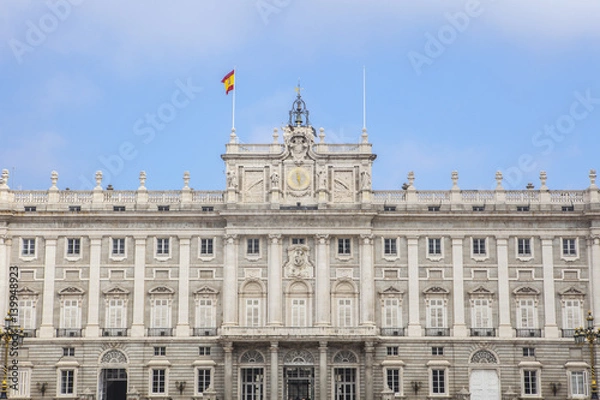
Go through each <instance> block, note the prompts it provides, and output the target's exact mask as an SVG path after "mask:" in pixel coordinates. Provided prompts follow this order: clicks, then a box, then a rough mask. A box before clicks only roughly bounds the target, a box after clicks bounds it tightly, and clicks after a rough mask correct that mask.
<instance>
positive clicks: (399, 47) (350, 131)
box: [0, 0, 600, 190]
mask: <svg viewBox="0 0 600 400" xmlns="http://www.w3.org/2000/svg"><path fill="white" fill-rule="evenodd" d="M599 20H600V3H599V2H598V1H592V0H569V1H566V0H564V1H563V0H556V1H553V2H548V1H547V0H530V1H527V2H523V1H510V0H504V1H501V0H495V1H492V0H481V1H476V0H468V1H456V0H444V1H442V0H437V1H427V0H424V1H419V2H408V1H400V0H398V1H380V0H372V1H365V0H344V1H342V0H327V1H323V0H321V1H317V0H302V1H300V0H236V1H232V0H202V1H192V0H189V1H183V0H181V1H171V2H159V1H144V2H142V1H127V2H122V1H117V0H105V1H102V2H97V1H93V0H52V1H50V0H48V1H25V0H3V1H2V2H1V3H0V39H1V40H0V69H1V71H2V74H0V87H1V88H2V90H1V92H0V168H6V169H8V170H9V171H10V175H11V177H10V179H9V186H10V187H11V188H12V189H47V188H48V187H49V186H50V172H51V171H52V170H56V171H58V173H59V182H58V186H59V187H60V188H62V189H64V188H66V187H69V188H71V189H81V190H86V189H91V187H92V185H93V182H94V180H93V177H94V173H95V171H97V170H103V171H104V181H103V186H106V185H107V184H112V185H113V186H114V187H115V188H116V189H123V190H128V189H135V188H137V186H138V175H139V172H140V171H141V170H144V171H146V174H147V177H148V179H147V182H146V186H147V187H148V188H149V189H156V190H167V189H180V188H181V187H182V186H183V181H182V176H183V172H184V171H190V173H191V182H190V186H191V187H193V188H194V189H197V190H220V189H223V188H224V187H225V175H224V173H223V169H224V168H223V163H222V160H221V158H220V155H221V154H222V153H223V152H224V151H225V143H227V141H228V140H229V133H230V129H231V94H230V95H229V96H225V94H224V91H223V86H222V84H221V83H220V80H221V78H222V77H223V76H224V75H225V74H226V73H227V72H229V71H230V70H231V69H232V68H233V66H236V67H237V74H236V123H235V125H236V130H237V134H238V136H239V139H240V141H241V142H244V143H269V142H270V141H271V140H272V136H271V135H272V132H273V128H275V127H280V126H281V125H282V124H283V123H284V122H286V121H287V116H288V110H289V109H290V106H291V104H292V102H293V100H294V97H295V92H294V86H295V85H296V83H297V80H298V78H300V79H301V84H302V86H303V87H304V90H303V92H302V94H303V98H304V99H305V101H306V103H307V106H308V108H309V110H310V113H311V122H312V123H313V125H314V126H315V127H316V128H319V127H323V128H325V133H326V141H329V142H335V143H356V142H358V141H359V140H360V133H361V127H362V69H363V66H365V67H366V75H367V128H368V132H369V140H370V142H371V143H373V151H374V152H375V153H376V154H377V155H378V158H377V159H376V160H375V163H374V167H373V187H374V189H376V190H391V189H399V188H400V187H401V185H402V183H403V182H405V181H406V174H407V173H408V171H411V170H412V171H414V172H415V176H416V180H415V187H416V188H417V189H427V190H447V189H449V188H450V187H451V179H450V176H451V172H452V171H453V170H457V171H458V172H459V177H460V178H459V186H460V187H461V188H462V189H491V188H493V187H494V186H495V181H494V174H495V172H496V171H497V170H501V171H503V172H504V174H505V178H506V179H505V183H504V186H505V188H507V189H522V188H524V187H525V185H526V184H527V183H528V182H533V183H534V184H535V185H536V187H539V178H538V177H539V172H540V170H545V171H547V174H548V186H549V187H550V188H551V189H584V188H586V187H587V186H588V185H589V179H588V171H589V170H590V169H591V168H594V169H599V170H600V162H599V157H598V148H599V147H600V135H599V134H600V24H599V23H598V21H599ZM160 110H162V111H163V114H162V115H163V116H164V119H163V120H159V121H156V120H154V121H155V122H154V124H152V123H151V122H150V119H149V118H151V117H148V115H157V113H158V112H159V111H160ZM167 111H170V112H171V113H170V114H169V113H167V114H165V112H167ZM173 111H174V112H173Z"/></svg>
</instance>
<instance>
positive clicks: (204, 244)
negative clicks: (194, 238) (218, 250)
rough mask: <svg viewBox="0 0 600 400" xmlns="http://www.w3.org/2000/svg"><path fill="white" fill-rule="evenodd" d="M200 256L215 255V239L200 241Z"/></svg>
mask: <svg viewBox="0 0 600 400" xmlns="http://www.w3.org/2000/svg"><path fill="white" fill-rule="evenodd" d="M200 254H201V255H204V256H208V255H213V254H214V253H213V239H200Z"/></svg>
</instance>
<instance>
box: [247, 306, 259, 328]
mask: <svg viewBox="0 0 600 400" xmlns="http://www.w3.org/2000/svg"><path fill="white" fill-rule="evenodd" d="M246 326H248V327H259V326H260V299H246Z"/></svg>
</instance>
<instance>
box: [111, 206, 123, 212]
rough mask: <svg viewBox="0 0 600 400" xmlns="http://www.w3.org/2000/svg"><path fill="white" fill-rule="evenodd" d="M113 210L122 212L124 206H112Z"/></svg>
mask: <svg viewBox="0 0 600 400" xmlns="http://www.w3.org/2000/svg"><path fill="white" fill-rule="evenodd" d="M113 211H117V212H123V211H125V206H113Z"/></svg>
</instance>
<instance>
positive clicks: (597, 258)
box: [589, 235, 600, 327]
mask: <svg viewBox="0 0 600 400" xmlns="http://www.w3.org/2000/svg"><path fill="white" fill-rule="evenodd" d="M591 247H592V249H591V250H592V251H591V255H592V257H591V260H590V271H591V276H590V281H591V282H592V284H591V285H590V289H591V293H590V294H589V296H590V308H591V309H592V313H593V315H594V316H597V317H596V318H595V319H594V322H595V325H596V327H599V326H600V237H599V236H595V235H594V236H593V237H592V239H591Z"/></svg>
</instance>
